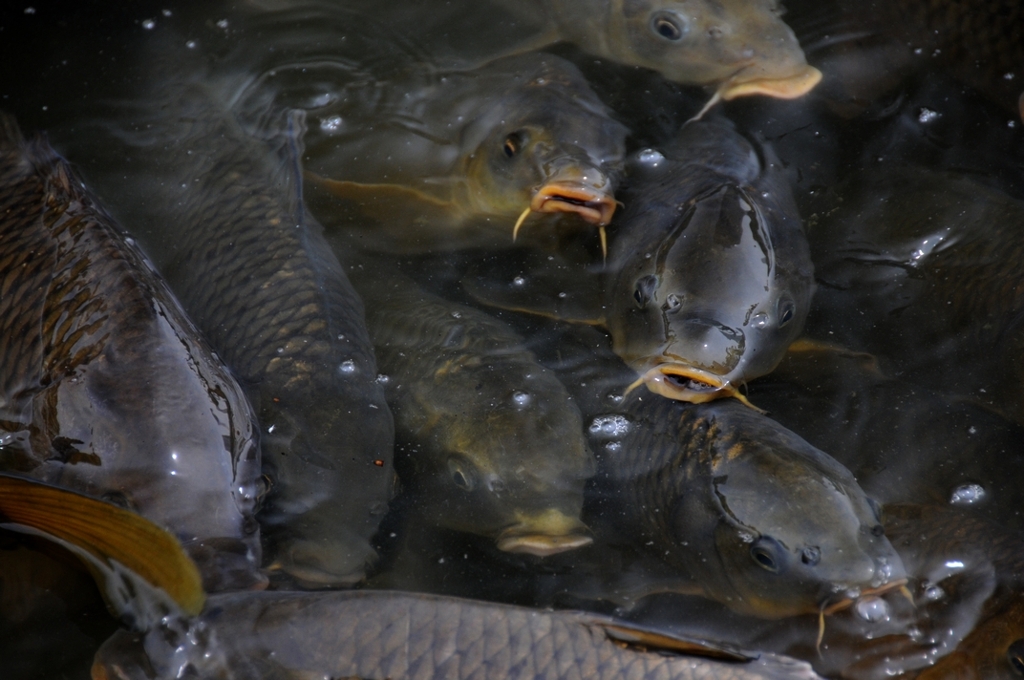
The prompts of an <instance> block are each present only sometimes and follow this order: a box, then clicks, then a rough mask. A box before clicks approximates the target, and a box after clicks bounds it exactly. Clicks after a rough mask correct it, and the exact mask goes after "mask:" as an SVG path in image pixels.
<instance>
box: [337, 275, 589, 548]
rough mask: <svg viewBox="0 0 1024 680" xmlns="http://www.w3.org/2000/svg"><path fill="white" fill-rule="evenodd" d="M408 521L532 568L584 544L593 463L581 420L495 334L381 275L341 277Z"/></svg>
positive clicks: (517, 350) (505, 330)
mask: <svg viewBox="0 0 1024 680" xmlns="http://www.w3.org/2000/svg"><path fill="white" fill-rule="evenodd" d="M350 278H351V279H352V281H353V283H354V284H355V285H356V288H357V290H358V291H359V293H360V294H361V295H362V297H363V299H364V300H365V302H366V305H367V325H368V326H369V329H370V334H371V336H372V337H373V342H374V347H375V350H376V354H377V359H378V362H379V367H380V370H381V372H382V373H383V374H384V375H386V376H387V382H386V383H385V385H386V394H387V398H388V404H389V405H390V406H391V408H392V411H393V412H394V415H395V421H396V429H397V432H398V435H399V442H400V446H399V451H400V452H403V451H404V453H399V456H398V460H397V461H396V466H397V467H398V470H399V473H400V474H401V476H402V481H403V485H404V486H405V487H406V488H407V489H408V490H409V491H410V493H411V494H412V495H414V496H415V497H416V498H417V499H419V502H420V505H418V506H417V509H416V514H417V516H422V517H423V518H424V519H426V520H427V521H429V522H433V523H436V524H437V525H439V526H443V527H447V528H451V529H457V530H461V531H469V532H472V533H476V534H480V535H483V536H488V537H491V538H494V540H495V541H496V543H497V546H498V548H499V549H501V550H505V551H509V552H520V553H530V554H534V555H539V556H545V555H552V554H555V553H558V552H563V551H565V550H571V549H573V548H577V547H580V546H583V545H587V544H589V543H590V542H591V538H590V536H589V532H588V530H587V528H586V526H585V525H584V524H583V523H582V522H581V521H580V519H579V515H580V510H581V509H582V506H583V483H584V481H585V480H586V479H587V478H588V477H590V475H591V474H593V467H594V462H593V456H592V454H591V453H590V450H589V449H588V448H587V445H586V442H585V440H584V436H583V422H582V419H581V417H580V414H579V410H578V409H577V408H576V407H575V406H574V405H573V404H572V401H571V399H570V398H569V394H568V392H566V390H565V388H564V387H563V386H562V384H561V383H560V382H559V381H558V379H557V378H556V377H555V375H554V374H553V373H552V372H551V371H549V370H548V369H546V368H544V367H543V366H541V365H540V364H539V363H537V361H536V360H535V359H534V357H533V355H532V354H531V353H530V352H529V351H528V350H527V349H526V348H525V346H524V341H523V339H522V338H521V337H520V336H518V335H517V334H516V333H515V332H513V331H512V329H511V328H510V327H509V326H508V325H507V324H505V323H503V322H501V321H499V320H498V319H495V318H493V317H491V316H489V315H487V314H486V313H484V312H481V311H479V310H476V309H473V308H471V307H466V306H465V305H460V304H456V303H453V302H448V301H445V300H443V299H441V298H439V297H436V296H434V295H431V294H429V293H427V292H425V291H423V290H421V289H419V288H418V286H417V285H416V284H415V283H413V282H412V281H410V280H409V279H407V278H405V277H404V276H403V275H402V274H401V273H398V272H394V271H389V270H385V269H382V268H381V267H380V265H378V266H376V267H375V266H371V264H370V263H366V264H365V265H364V264H360V265H357V266H355V267H352V268H350Z"/></svg>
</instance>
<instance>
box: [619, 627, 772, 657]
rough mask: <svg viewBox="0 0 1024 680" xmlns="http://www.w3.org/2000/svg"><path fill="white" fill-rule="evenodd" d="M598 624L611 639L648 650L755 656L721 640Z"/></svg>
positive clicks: (726, 655) (724, 655) (721, 655)
mask: <svg viewBox="0 0 1024 680" xmlns="http://www.w3.org/2000/svg"><path fill="white" fill-rule="evenodd" d="M600 627H601V629H602V630H603V631H604V633H605V635H607V636H608V637H609V638H611V639H612V640H615V641H617V642H623V643H625V644H627V645H630V646H637V647H643V648H644V649H648V650H657V651H663V652H674V653H677V654H692V655H695V656H703V657H708V658H711V659H721V660H723V661H753V660H754V659H756V658H757V657H756V656H751V655H749V654H744V653H743V652H741V651H739V650H738V649H734V648H732V647H728V646H725V645H723V644H721V643H712V642H707V641H705V640H698V639H693V638H685V637H681V636H679V635H674V634H672V633H667V632H664V631H659V630H653V629H651V628H644V627H642V626H638V625H635V624H631V623H625V622H622V623H614V624H610V623H602V624H600Z"/></svg>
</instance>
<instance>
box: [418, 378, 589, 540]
mask: <svg viewBox="0 0 1024 680" xmlns="http://www.w3.org/2000/svg"><path fill="white" fill-rule="evenodd" d="M475 368H476V370H474V372H473V374H474V376H475V377H474V383H475V384H474V385H472V386H471V388H470V391H468V392H466V391H458V394H454V393H453V395H452V396H451V397H450V398H454V399H460V400H461V401H462V406H461V407H460V409H458V413H459V416H458V417H457V418H453V419H452V420H450V421H449V422H447V423H444V424H442V426H441V427H439V428H437V430H438V437H439V438H440V439H441V441H440V442H439V443H440V444H441V446H440V447H439V448H440V449H441V450H443V452H444V453H443V455H442V456H441V457H440V458H439V460H438V461H437V464H436V466H435V468H434V469H433V470H432V474H430V475H428V478H430V479H432V480H433V482H432V486H433V489H432V490H431V491H430V493H429V494H428V497H429V498H431V499H433V500H432V502H431V505H432V507H433V508H434V511H435V515H436V520H437V521H438V523H439V524H441V525H443V526H446V527H448V528H451V529H456V530H459V531H466V532H469V533H474V534H477V535H482V536H487V537H491V538H494V539H495V541H496V542H497V546H498V548H499V549H501V550H504V551H508V552H522V553H530V554H534V555H539V556H546V555H552V554H555V553H558V552H563V551H565V550H570V549H572V548H576V547H580V546H583V545H587V544H589V543H590V542H591V540H592V539H591V537H590V531H589V529H587V527H586V525H584V524H583V522H582V521H581V520H580V519H579V517H580V513H581V511H582V508H583V485H584V483H585V481H586V480H587V479H588V478H589V477H590V476H592V475H593V472H594V465H595V463H594V459H593V454H592V453H591V452H590V449H589V448H588V447H587V444H586V441H585V439H584V436H583V422H582V417H581V416H580V414H579V411H578V409H577V408H576V407H575V406H574V405H573V404H572V403H571V402H570V400H569V398H568V395H567V394H566V393H565V390H564V388H563V387H562V386H561V384H560V383H558V382H557V379H556V378H555V377H554V375H553V374H551V373H550V372H549V371H547V370H546V369H544V368H542V367H540V366H539V365H537V364H536V363H531V364H530V365H528V366H525V365H522V364H510V363H509V362H503V361H495V362H494V363H493V365H492V366H488V365H487V361H486V360H485V361H484V363H483V364H482V365H481V366H477V367H475ZM466 394H469V395H471V396H472V399H468V400H467V399H465V395H466Z"/></svg>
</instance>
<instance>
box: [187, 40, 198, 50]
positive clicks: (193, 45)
mask: <svg viewBox="0 0 1024 680" xmlns="http://www.w3.org/2000/svg"><path fill="white" fill-rule="evenodd" d="M198 46H199V43H197V42H196V41H195V40H189V41H188V42H187V43H185V47H187V48H189V49H190V50H194V49H195V48H196V47H198Z"/></svg>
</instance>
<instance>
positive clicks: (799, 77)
mask: <svg viewBox="0 0 1024 680" xmlns="http://www.w3.org/2000/svg"><path fill="white" fill-rule="evenodd" d="M745 71H747V69H742V70H740V71H739V73H737V74H736V75H734V76H733V77H732V78H730V79H729V80H727V81H725V82H724V83H723V84H722V85H721V87H719V88H718V93H717V97H718V98H720V99H722V100H723V101H729V100H730V99H736V98H737V97H748V96H750V95H757V94H760V95H765V96H768V97H775V98H777V99H796V98H797V97H802V96H804V95H805V94H807V93H808V92H810V91H811V90H813V89H814V86H815V85H817V84H818V83H820V82H821V71H819V70H818V69H816V68H814V67H813V66H810V65H808V64H804V65H803V68H802V69H800V70H799V71H797V72H795V73H792V74H790V75H787V76H783V77H779V78H775V77H763V76H762V77H749V76H748V77H744V73H745Z"/></svg>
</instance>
